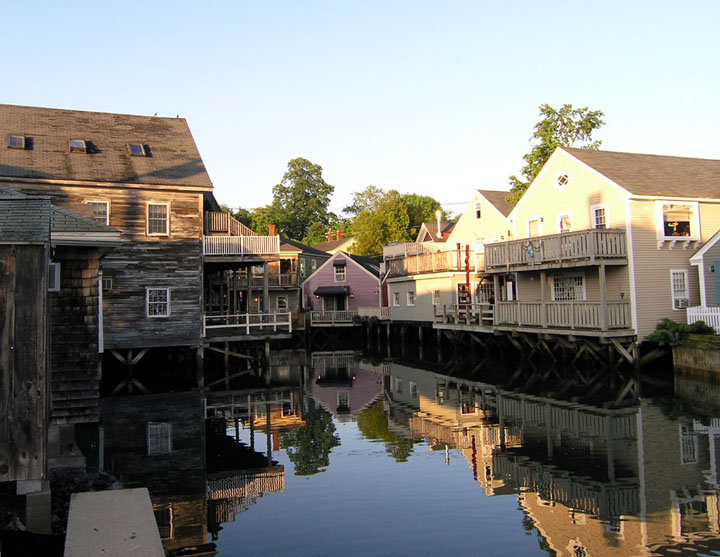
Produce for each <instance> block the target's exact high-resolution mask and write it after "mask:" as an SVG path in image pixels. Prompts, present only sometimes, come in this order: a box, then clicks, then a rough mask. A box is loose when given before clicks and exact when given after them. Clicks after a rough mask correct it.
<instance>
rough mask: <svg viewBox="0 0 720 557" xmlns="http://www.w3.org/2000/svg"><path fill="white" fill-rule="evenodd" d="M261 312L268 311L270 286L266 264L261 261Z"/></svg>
mask: <svg viewBox="0 0 720 557" xmlns="http://www.w3.org/2000/svg"><path fill="white" fill-rule="evenodd" d="M262 313H270V288H269V277H268V264H267V262H266V263H263V310H262Z"/></svg>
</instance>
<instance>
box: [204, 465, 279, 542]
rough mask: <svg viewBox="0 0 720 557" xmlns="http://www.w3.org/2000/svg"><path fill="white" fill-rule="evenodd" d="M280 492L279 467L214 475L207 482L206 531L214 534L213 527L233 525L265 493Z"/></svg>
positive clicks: (214, 529) (215, 529)
mask: <svg viewBox="0 0 720 557" xmlns="http://www.w3.org/2000/svg"><path fill="white" fill-rule="evenodd" d="M284 489H285V468H284V467H283V466H270V467H268V468H263V469H257V470H246V471H243V472H236V473H234V474H233V475H232V476H224V475H222V474H218V475H214V476H213V477H212V478H208V499H209V519H208V520H209V522H210V526H209V529H210V531H211V532H217V531H218V530H219V528H217V525H220V524H223V523H225V522H234V521H235V519H236V518H237V515H238V514H240V513H242V512H245V511H246V510H248V509H249V508H250V507H251V506H252V505H254V504H255V503H256V502H257V499H259V498H260V497H262V496H263V495H264V494H265V493H280V492H282V491H283V490H284ZM213 526H215V527H213Z"/></svg>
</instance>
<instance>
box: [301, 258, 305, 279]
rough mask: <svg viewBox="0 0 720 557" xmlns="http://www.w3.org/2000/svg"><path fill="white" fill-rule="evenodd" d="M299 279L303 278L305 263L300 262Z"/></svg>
mask: <svg viewBox="0 0 720 557" xmlns="http://www.w3.org/2000/svg"><path fill="white" fill-rule="evenodd" d="M300 277H301V278H305V261H301V262H300Z"/></svg>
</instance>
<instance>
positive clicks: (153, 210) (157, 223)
mask: <svg viewBox="0 0 720 557" xmlns="http://www.w3.org/2000/svg"><path fill="white" fill-rule="evenodd" d="M147 234H148V236H168V235H170V204H169V203H148V204H147Z"/></svg>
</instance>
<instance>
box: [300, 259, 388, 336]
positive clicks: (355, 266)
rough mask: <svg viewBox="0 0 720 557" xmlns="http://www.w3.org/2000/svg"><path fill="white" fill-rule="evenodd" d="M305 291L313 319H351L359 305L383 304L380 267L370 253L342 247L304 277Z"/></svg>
mask: <svg viewBox="0 0 720 557" xmlns="http://www.w3.org/2000/svg"><path fill="white" fill-rule="evenodd" d="M303 293H304V296H305V307H306V309H308V310H311V311H312V312H313V316H312V321H313V323H317V322H319V321H327V320H333V321H336V322H337V321H346V320H349V321H352V317H353V316H354V315H355V314H356V312H357V310H358V308H361V307H375V308H376V307H379V306H380V269H379V267H378V266H377V265H376V264H375V263H374V262H373V261H372V260H371V259H370V258H369V257H362V256H358V255H349V254H347V253H345V252H342V251H339V252H338V253H336V254H334V255H333V256H332V257H331V258H330V259H328V260H327V261H326V262H325V263H323V264H322V265H321V266H320V267H318V269H317V270H316V271H315V272H314V273H313V274H312V275H310V276H309V277H308V278H307V279H305V282H303ZM320 313H324V314H325V315H320Z"/></svg>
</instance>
